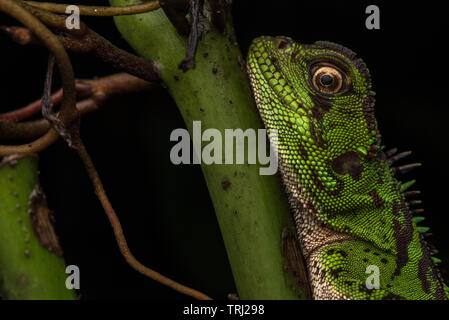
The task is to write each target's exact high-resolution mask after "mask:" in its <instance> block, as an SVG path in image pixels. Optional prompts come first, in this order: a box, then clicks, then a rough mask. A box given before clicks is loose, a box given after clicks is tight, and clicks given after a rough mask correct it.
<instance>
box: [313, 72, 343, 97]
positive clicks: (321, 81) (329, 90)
mask: <svg viewBox="0 0 449 320" xmlns="http://www.w3.org/2000/svg"><path fill="white" fill-rule="evenodd" d="M343 83H344V77H343V74H342V73H341V72H340V71H339V70H338V69H336V68H333V67H331V66H322V67H319V68H318V69H316V71H315V72H314V73H313V76H312V84H313V86H314V87H315V89H316V90H318V91H319V92H321V93H325V94H334V93H337V92H339V91H340V89H341V88H342V87H343Z"/></svg>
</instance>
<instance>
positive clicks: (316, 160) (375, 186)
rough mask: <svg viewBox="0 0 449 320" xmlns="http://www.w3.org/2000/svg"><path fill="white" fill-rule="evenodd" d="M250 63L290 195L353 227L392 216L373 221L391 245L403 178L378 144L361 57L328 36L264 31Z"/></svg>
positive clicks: (309, 208)
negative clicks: (312, 39) (300, 39)
mask: <svg viewBox="0 0 449 320" xmlns="http://www.w3.org/2000/svg"><path fill="white" fill-rule="evenodd" d="M247 68H248V73H249V77H250V81H251V86H252V89H253V93H254V97H255V100H256V103H257V106H258V109H259V111H260V114H261V117H262V119H263V121H264V123H265V127H266V128H267V131H268V134H269V136H270V140H271V142H272V144H273V145H274V146H275V147H276V148H277V151H278V156H279V163H280V169H281V173H282V177H283V181H284V184H285V185H286V188H287V191H288V193H289V197H290V201H291V202H295V203H301V204H302V206H303V207H304V208H305V209H306V211H307V212H309V213H312V214H314V215H316V216H318V217H319V218H321V220H322V221H324V222H325V223H327V224H329V225H331V226H332V227H334V228H335V229H338V230H342V231H348V230H349V229H351V230H353V231H354V233H356V234H362V233H363V232H366V228H365V229H363V228H362V227H361V226H363V225H366V223H368V224H372V225H373V226H374V225H378V224H379V221H380V220H382V221H383V218H382V216H385V221H388V222H386V223H385V224H384V227H378V228H375V231H373V232H374V233H375V235H373V236H372V238H376V236H377V237H378V239H377V240H378V241H377V240H376V241H375V242H379V243H381V245H380V246H384V247H385V248H391V247H392V246H393V234H392V232H391V230H392V226H391V221H392V220H393V218H392V217H391V216H392V211H394V210H392V207H393V206H394V205H395V204H397V203H399V202H400V201H401V199H400V193H399V183H398V182H397V180H395V178H394V177H393V176H392V174H391V170H390V169H389V166H388V164H387V162H386V161H385V159H384V153H383V152H382V151H381V150H380V149H381V148H380V135H379V132H378V130H377V124H376V120H375V118H374V112H373V105H374V97H373V96H374V92H372V91H371V80H370V75H369V72H368V69H367V68H366V66H365V64H364V63H363V61H362V60H360V59H358V58H356V55H355V53H353V52H352V51H351V50H349V49H347V48H345V47H343V46H341V45H338V44H334V43H330V42H316V43H315V44H312V45H303V44H299V43H296V42H294V41H293V40H292V39H290V38H286V37H260V38H257V39H255V40H254V41H253V43H252V45H251V47H250V50H249V53H248V58H247ZM355 213H357V215H356V214H355ZM365 213H366V214H365ZM379 215H380V216H381V217H379ZM355 219H360V220H363V224H362V223H358V222H357V223H356V222H355V221H354V220H355ZM348 232H349V231H348Z"/></svg>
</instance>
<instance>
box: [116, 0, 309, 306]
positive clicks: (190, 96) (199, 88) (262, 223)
mask: <svg viewBox="0 0 449 320" xmlns="http://www.w3.org/2000/svg"><path fill="white" fill-rule="evenodd" d="M110 2H111V4H112V5H125V4H127V5H129V4H133V3H137V1H125V0H111V1H110ZM115 22H116V25H117V27H118V28H119V30H120V32H121V33H122V35H123V36H124V37H125V39H126V40H127V41H128V42H129V43H130V44H131V46H133V48H134V49H135V50H136V51H137V53H138V54H139V55H141V56H142V57H144V58H146V59H151V60H153V61H156V62H157V65H158V67H159V70H160V75H161V78H162V79H163V81H164V82H165V84H166V85H167V87H168V90H169V92H170V94H171V95H172V97H173V98H174V100H175V101H176V103H177V105H178V107H179V109H180V111H181V113H182V116H183V118H184V121H185V123H186V126H187V128H188V129H189V131H190V132H191V133H192V129H193V123H192V122H193V121H195V120H199V121H201V125H202V130H203V131H204V130H206V129H208V128H215V129H218V130H219V131H220V132H221V134H222V136H223V137H224V136H225V135H224V130H225V129H228V128H229V129H236V128H241V129H242V130H246V129H248V128H253V129H259V128H262V123H261V121H260V119H259V115H258V113H257V110H256V108H255V105H254V102H253V99H252V97H251V91H250V87H249V84H248V79H247V76H246V73H245V70H244V60H243V58H242V55H241V53H240V50H239V48H238V46H237V44H236V43H235V40H234V39H235V37H234V33H233V30H232V27H231V26H230V23H229V21H228V26H227V31H226V33H221V32H219V31H218V30H217V29H215V28H214V27H212V26H211V24H210V23H209V22H208V21H205V28H206V29H207V30H206V32H205V33H204V37H203V39H202V40H201V41H200V42H199V44H198V49H197V52H196V57H195V68H194V69H192V70H189V71H187V72H183V71H182V70H180V69H179V68H178V66H179V64H180V62H181V61H182V60H183V59H184V55H185V52H186V39H185V38H183V37H181V36H180V35H179V34H178V33H177V32H176V30H175V28H174V27H173V26H172V24H171V23H170V22H169V20H168V19H167V17H166V16H165V14H164V12H163V11H162V10H157V11H154V12H150V13H146V14H139V15H135V16H126V17H125V16H124V17H116V18H115ZM202 170H203V173H204V177H205V179H206V182H207V186H208V189H209V193H210V196H211V199H212V201H213V204H214V208H215V213H216V215H217V219H218V222H219V225H220V229H221V232H222V235H223V239H224V242H225V246H226V250H227V253H228V256H229V261H230V263H231V268H232V272H233V275H234V279H235V283H236V286H237V289H238V294H239V296H240V298H242V299H297V298H298V297H301V298H304V297H305V295H304V293H303V291H302V290H301V289H300V288H299V287H298V285H297V283H295V282H294V280H293V277H292V276H291V274H290V273H289V272H287V271H285V267H286V265H287V263H286V261H285V259H284V257H283V256H282V252H281V238H282V232H283V230H284V228H285V227H291V226H292V225H293V222H292V218H291V215H290V212H289V209H288V205H287V202H286V199H285V196H284V194H283V192H282V187H281V183H280V181H279V178H278V177H277V176H262V175H260V174H259V166H258V165H237V164H234V165H204V164H203V165H202ZM180 214H181V213H180ZM205 240H206V239H205ZM204 263H207V259H206V258H205V259H204ZM219 274H220V270H217V276H219Z"/></svg>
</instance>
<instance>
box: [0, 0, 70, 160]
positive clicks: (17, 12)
mask: <svg viewBox="0 0 449 320" xmlns="http://www.w3.org/2000/svg"><path fill="white" fill-rule="evenodd" d="M22 4H23V2H22V1H19V0H2V1H0V11H3V12H5V13H6V14H8V15H10V16H12V17H13V18H15V19H17V20H18V21H20V22H21V23H23V24H24V25H25V26H26V27H27V28H29V29H30V30H33V33H34V34H35V35H36V36H37V37H38V38H39V39H40V40H41V41H42V42H43V43H44V44H45V46H46V47H47V48H48V50H49V51H50V52H51V53H52V54H53V55H54V56H55V59H56V63H57V65H58V68H59V73H60V75H61V81H62V87H63V90H64V95H63V97H62V102H61V109H60V112H59V118H60V120H61V121H62V122H63V123H64V124H65V126H67V127H70V126H71V125H72V124H73V121H74V120H76V119H78V110H77V109H76V92H75V77H74V75H73V70H72V64H71V62H70V59H69V57H68V55H67V52H66V51H65V49H64V47H63V46H62V45H61V43H60V42H59V40H58V39H57V38H56V37H55V35H54V34H53V33H52V32H51V31H50V30H49V29H48V28H47V27H46V26H45V25H44V24H43V23H42V22H40V21H39V20H38V19H37V18H36V17H34V16H33V15H32V14H31V13H30V12H28V11H27V10H26V9H25V8H24V7H23V6H22ZM56 139H57V137H55V133H54V132H53V130H50V131H49V132H47V134H45V135H44V136H43V137H41V138H39V139H38V140H37V141H35V142H32V143H30V144H27V145H25V146H0V155H7V154H10V153H11V151H13V152H14V151H15V152H14V153H22V152H23V151H25V152H28V153H30V152H31V153H33V152H38V151H40V150H42V147H46V146H48V145H49V144H51V143H53V142H54V141H55V140H56Z"/></svg>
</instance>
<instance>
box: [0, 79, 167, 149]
mask: <svg viewBox="0 0 449 320" xmlns="http://www.w3.org/2000/svg"><path fill="white" fill-rule="evenodd" d="M159 86H160V85H159V83H158V82H147V81H145V80H142V79H139V78H137V77H134V76H132V75H130V74H127V73H116V74H113V75H109V76H106V77H101V78H98V79H93V80H90V79H79V80H76V85H75V88H76V91H77V98H78V99H82V100H81V101H79V102H77V104H76V107H77V109H78V111H79V113H80V114H81V115H84V114H87V113H89V112H92V111H95V110H97V109H98V108H100V107H101V106H103V105H105V104H106V103H107V101H109V100H110V99H111V98H113V97H115V96H117V95H124V94H130V93H137V92H141V91H147V90H151V89H153V88H156V87H159ZM52 97H53V100H52V101H53V103H54V104H57V103H58V101H60V97H62V90H58V91H57V92H56V93H54V94H53V96H52ZM41 103H42V100H41V99H39V100H36V101H34V102H33V103H31V104H30V105H28V106H27V107H24V108H21V109H18V110H14V111H11V112H8V113H4V114H0V138H1V139H2V140H11V141H12V140H24V139H25V140H26V139H34V138H36V137H39V136H41V135H43V134H44V133H45V132H47V131H48V130H49V129H50V124H49V122H48V121H47V120H45V119H39V120H33V121H26V122H12V121H4V122H2V121H1V119H2V118H6V119H8V120H11V118H12V117H13V116H15V119H16V120H19V118H20V120H23V119H25V118H26V115H30V111H29V110H28V108H30V106H31V107H32V108H33V109H32V113H33V114H35V113H37V112H39V111H40V110H41ZM9 115H11V117H9Z"/></svg>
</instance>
